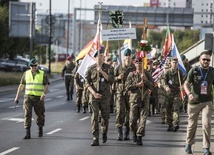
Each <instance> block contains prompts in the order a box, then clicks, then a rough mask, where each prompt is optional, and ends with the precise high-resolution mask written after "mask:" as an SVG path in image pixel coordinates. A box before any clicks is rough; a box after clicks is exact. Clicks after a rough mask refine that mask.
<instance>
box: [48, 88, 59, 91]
mask: <svg viewBox="0 0 214 155" xmlns="http://www.w3.org/2000/svg"><path fill="white" fill-rule="evenodd" d="M58 90H59V89H50V90H48V92H55V91H58Z"/></svg>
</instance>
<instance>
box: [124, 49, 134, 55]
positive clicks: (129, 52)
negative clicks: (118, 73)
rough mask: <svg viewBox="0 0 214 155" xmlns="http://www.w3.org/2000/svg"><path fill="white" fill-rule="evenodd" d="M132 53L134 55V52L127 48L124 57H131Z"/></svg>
mask: <svg viewBox="0 0 214 155" xmlns="http://www.w3.org/2000/svg"><path fill="white" fill-rule="evenodd" d="M131 53H132V51H131V50H130V49H129V48H127V49H126V50H125V51H124V56H130V55H131Z"/></svg>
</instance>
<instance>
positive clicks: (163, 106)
mask: <svg viewBox="0 0 214 155" xmlns="http://www.w3.org/2000/svg"><path fill="white" fill-rule="evenodd" d="M166 102H167V96H166V95H164V94H160V93H159V94H158V103H159V105H160V114H161V121H162V122H164V123H166V122H167V115H166Z"/></svg>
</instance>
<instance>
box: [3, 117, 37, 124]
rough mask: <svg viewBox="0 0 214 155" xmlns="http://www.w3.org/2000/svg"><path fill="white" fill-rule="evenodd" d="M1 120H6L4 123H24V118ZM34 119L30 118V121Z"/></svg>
mask: <svg viewBox="0 0 214 155" xmlns="http://www.w3.org/2000/svg"><path fill="white" fill-rule="evenodd" d="M1 120H6V121H14V122H16V123H21V122H24V118H8V117H7V118H2V119H1ZM33 120H34V119H33V118H32V121H33Z"/></svg>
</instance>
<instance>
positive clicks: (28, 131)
mask: <svg viewBox="0 0 214 155" xmlns="http://www.w3.org/2000/svg"><path fill="white" fill-rule="evenodd" d="M23 139H31V137H30V128H26V135H25V137H24V138H23Z"/></svg>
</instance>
